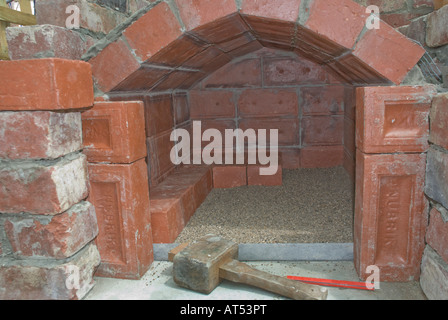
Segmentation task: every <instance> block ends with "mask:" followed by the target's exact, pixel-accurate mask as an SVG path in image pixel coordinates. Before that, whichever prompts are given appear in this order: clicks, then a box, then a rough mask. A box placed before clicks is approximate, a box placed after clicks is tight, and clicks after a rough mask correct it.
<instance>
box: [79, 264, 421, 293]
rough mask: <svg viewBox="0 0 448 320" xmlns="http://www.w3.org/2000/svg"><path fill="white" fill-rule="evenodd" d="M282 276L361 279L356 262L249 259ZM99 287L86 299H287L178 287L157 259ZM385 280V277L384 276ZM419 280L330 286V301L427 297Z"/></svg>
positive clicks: (224, 286)
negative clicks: (141, 272) (372, 286)
mask: <svg viewBox="0 0 448 320" xmlns="http://www.w3.org/2000/svg"><path fill="white" fill-rule="evenodd" d="M247 263H248V264H249V265H251V266H253V267H255V268H258V269H260V270H263V271H267V272H270V273H273V274H277V275H280V276H288V275H292V276H303V277H316V278H326V279H335V280H347V281H359V279H358V276H357V274H356V271H355V270H354V266H353V261H282V262H275V261H264V262H247ZM95 280H96V286H95V287H94V288H93V289H92V291H91V292H90V293H89V294H88V295H87V296H86V297H85V299H86V300H287V299H285V298H284V297H281V296H279V295H276V294H272V293H269V292H266V291H263V290H261V289H257V288H252V287H249V286H246V285H242V284H235V283H231V282H228V281H223V282H222V283H221V284H220V285H219V286H218V287H217V288H216V289H215V290H214V291H213V292H212V293H211V294H209V295H204V294H201V293H196V292H192V291H190V290H187V289H183V288H180V287H178V286H177V285H176V284H175V283H174V281H173V279H172V263H171V262H167V261H156V262H154V263H153V265H152V267H151V269H150V270H149V271H148V272H147V273H146V274H145V276H143V277H142V279H140V280H118V279H109V278H95ZM380 280H381V279H380ZM425 299H426V297H425V295H424V293H423V292H422V291H421V289H420V286H419V283H418V282H408V283H385V282H380V289H379V290H375V291H373V292H372V291H365V290H356V289H342V288H332V287H329V288H328V300H425Z"/></svg>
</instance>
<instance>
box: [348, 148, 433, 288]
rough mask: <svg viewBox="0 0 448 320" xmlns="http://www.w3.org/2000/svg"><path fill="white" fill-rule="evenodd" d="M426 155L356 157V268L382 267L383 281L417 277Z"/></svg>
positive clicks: (424, 217)
mask: <svg viewBox="0 0 448 320" xmlns="http://www.w3.org/2000/svg"><path fill="white" fill-rule="evenodd" d="M425 165H426V154H424V153H422V154H418V153H413V154H374V155H369V154H364V153H362V152H361V151H360V150H357V155H356V186H357V187H356V196H355V221H354V238H355V241H354V243H355V248H354V255H355V258H354V260H355V267H356V269H357V272H358V275H360V277H361V278H362V279H365V278H366V277H367V276H369V275H370V274H369V273H368V272H367V267H368V266H371V265H376V266H378V267H379V268H380V272H381V281H411V280H417V279H418V277H419V274H420V262H421V256H422V253H423V249H424V235H425V228H426V225H427V221H426V220H427V210H428V204H427V201H426V200H425V197H424V194H423V188H424V183H425V174H424V170H425V169H424V168H425Z"/></svg>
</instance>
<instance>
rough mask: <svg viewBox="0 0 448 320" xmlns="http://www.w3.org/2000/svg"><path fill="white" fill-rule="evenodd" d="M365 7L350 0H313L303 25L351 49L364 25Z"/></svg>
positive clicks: (366, 14)
mask: <svg viewBox="0 0 448 320" xmlns="http://www.w3.org/2000/svg"><path fill="white" fill-rule="evenodd" d="M368 16H369V14H368V13H366V9H365V7H363V6H361V5H359V4H357V3H356V2H354V1H351V0H342V1H327V0H314V1H313V2H312V4H311V6H310V8H309V17H308V19H307V21H306V22H305V24H304V25H305V27H306V28H308V29H310V30H312V31H314V32H315V33H317V34H318V35H319V36H320V37H325V38H328V39H329V40H331V41H333V42H335V43H337V44H339V45H341V46H343V47H345V48H347V49H351V48H352V47H353V45H354V44H355V42H356V40H357V38H358V36H359V34H360V33H361V31H362V30H363V28H364V27H365V25H366V21H367V17H368Z"/></svg>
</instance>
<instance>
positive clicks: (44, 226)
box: [4, 202, 98, 259]
mask: <svg viewBox="0 0 448 320" xmlns="http://www.w3.org/2000/svg"><path fill="white" fill-rule="evenodd" d="M4 226H5V231H6V236H7V238H8V241H9V243H10V244H11V247H12V250H13V253H14V254H15V255H17V256H20V257H31V258H42V257H45V258H54V259H65V258H69V257H71V256H72V255H74V254H75V253H77V252H78V251H79V250H80V249H81V248H82V247H84V246H85V245H86V244H87V243H89V242H90V241H92V240H93V239H94V238H95V237H96V236H97V235H98V224H97V221H96V215H95V208H94V207H93V205H92V204H90V203H88V202H80V203H79V204H76V205H74V206H73V207H71V208H70V209H69V210H67V211H66V212H64V213H61V214H59V215H56V216H53V217H39V216H33V217H30V218H22V217H20V218H19V217H12V218H6V220H5V223H4Z"/></svg>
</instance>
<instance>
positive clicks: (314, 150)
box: [300, 146, 344, 168]
mask: <svg viewBox="0 0 448 320" xmlns="http://www.w3.org/2000/svg"><path fill="white" fill-rule="evenodd" d="M343 161H344V148H343V146H320V147H305V148H302V149H301V152H300V164H301V167H302V168H331V167H337V166H341V165H342V164H343Z"/></svg>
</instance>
